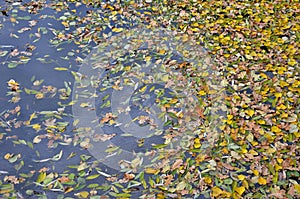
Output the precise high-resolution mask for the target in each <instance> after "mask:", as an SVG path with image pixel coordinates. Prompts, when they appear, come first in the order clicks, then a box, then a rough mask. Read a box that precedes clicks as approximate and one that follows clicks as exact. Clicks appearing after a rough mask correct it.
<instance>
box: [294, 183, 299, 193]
mask: <svg viewBox="0 0 300 199" xmlns="http://www.w3.org/2000/svg"><path fill="white" fill-rule="evenodd" d="M294 188H295V190H296V191H297V192H298V193H299V194H300V185H299V184H294Z"/></svg>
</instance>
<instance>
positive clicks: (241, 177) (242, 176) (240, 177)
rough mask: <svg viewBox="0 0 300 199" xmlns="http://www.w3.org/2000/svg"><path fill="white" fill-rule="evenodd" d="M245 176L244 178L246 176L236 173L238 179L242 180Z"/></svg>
mask: <svg viewBox="0 0 300 199" xmlns="http://www.w3.org/2000/svg"><path fill="white" fill-rule="evenodd" d="M245 178H246V176H244V175H238V179H239V180H244V179H245Z"/></svg>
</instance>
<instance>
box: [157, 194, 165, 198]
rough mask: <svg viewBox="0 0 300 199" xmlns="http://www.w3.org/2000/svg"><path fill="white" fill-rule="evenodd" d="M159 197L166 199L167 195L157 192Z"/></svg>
mask: <svg viewBox="0 0 300 199" xmlns="http://www.w3.org/2000/svg"><path fill="white" fill-rule="evenodd" d="M156 198H157V199H165V195H164V194H162V193H159V194H157V196H156Z"/></svg>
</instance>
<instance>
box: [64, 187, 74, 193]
mask: <svg viewBox="0 0 300 199" xmlns="http://www.w3.org/2000/svg"><path fill="white" fill-rule="evenodd" d="M73 190H74V188H73V187H66V188H65V193H69V192H71V191H73Z"/></svg>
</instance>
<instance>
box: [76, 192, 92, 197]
mask: <svg viewBox="0 0 300 199" xmlns="http://www.w3.org/2000/svg"><path fill="white" fill-rule="evenodd" d="M76 196H78V197H79V198H88V196H89V192H87V191H82V192H79V193H78V194H76Z"/></svg>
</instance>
